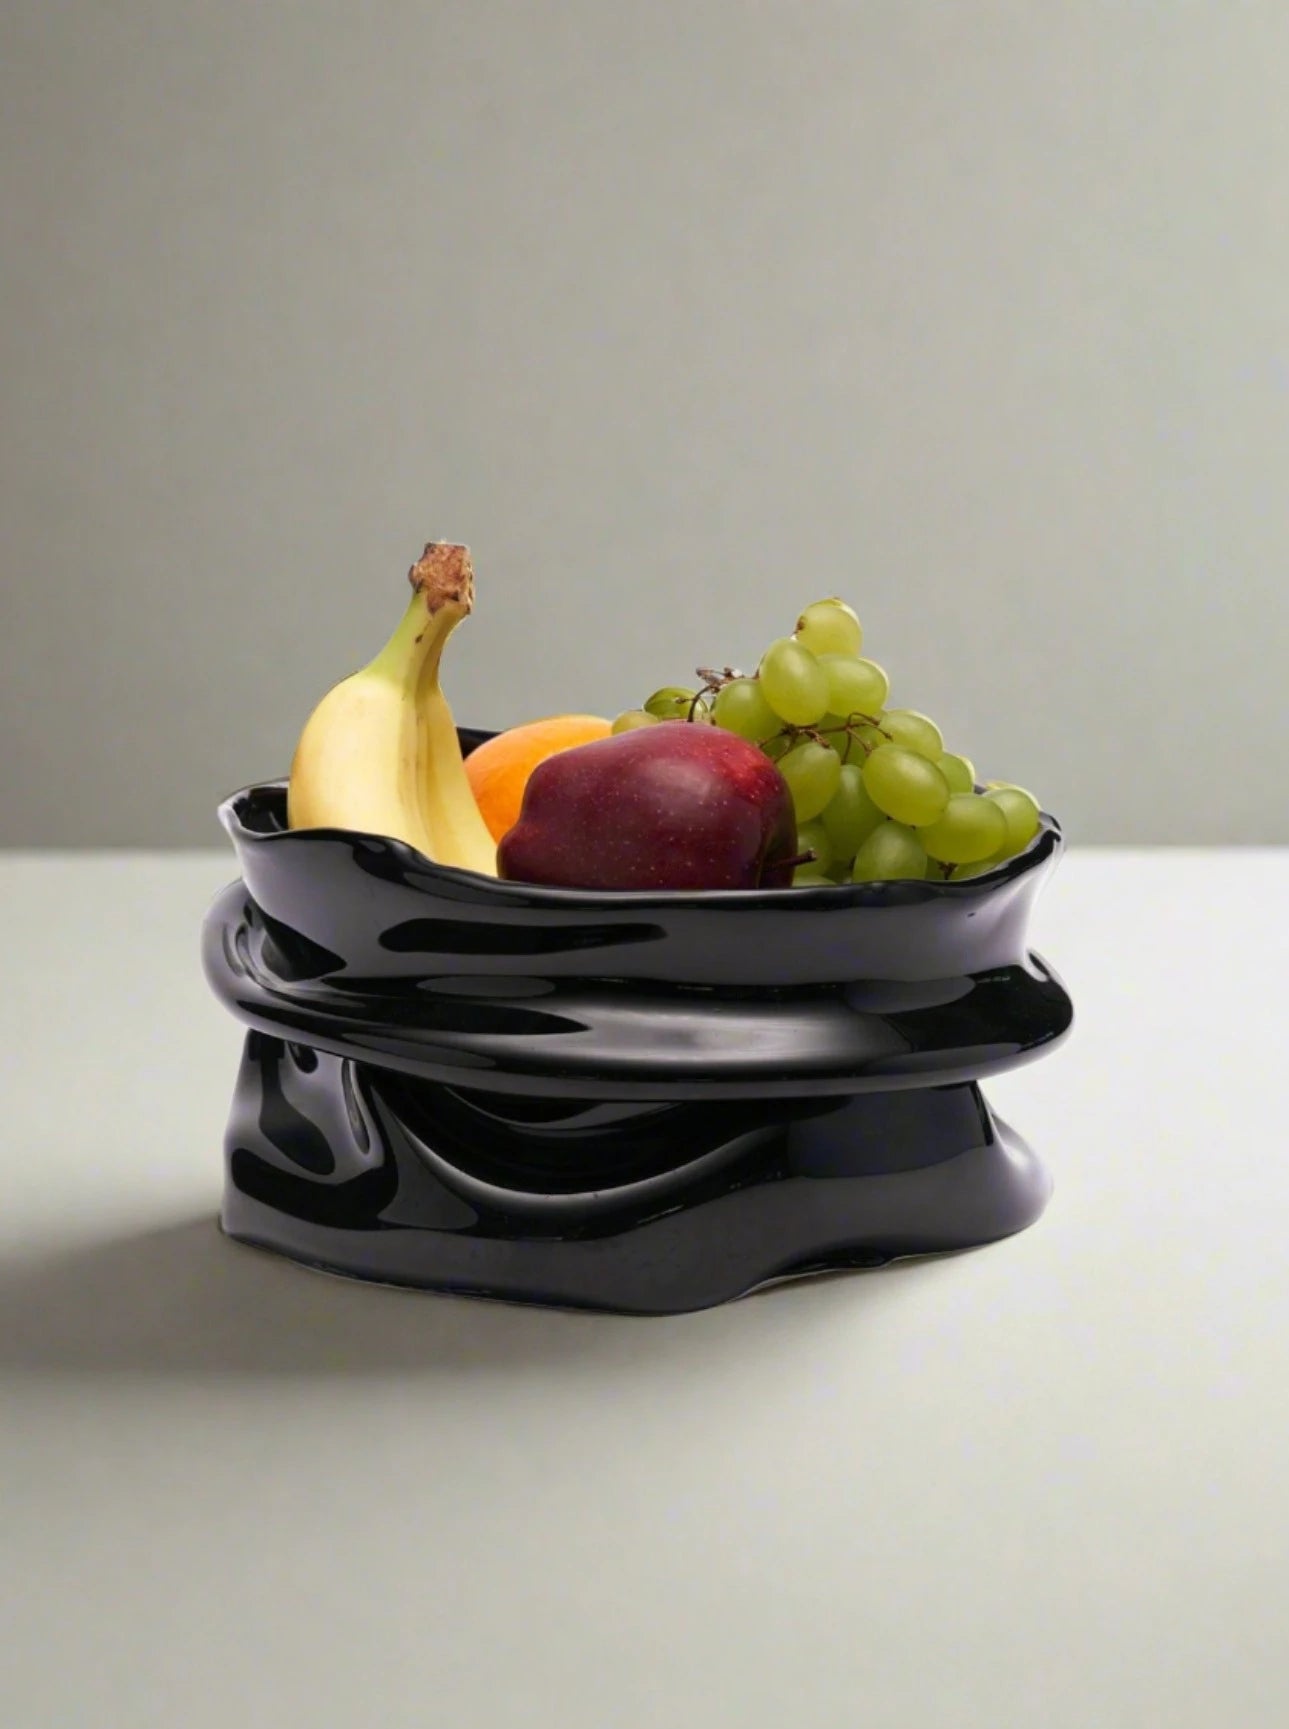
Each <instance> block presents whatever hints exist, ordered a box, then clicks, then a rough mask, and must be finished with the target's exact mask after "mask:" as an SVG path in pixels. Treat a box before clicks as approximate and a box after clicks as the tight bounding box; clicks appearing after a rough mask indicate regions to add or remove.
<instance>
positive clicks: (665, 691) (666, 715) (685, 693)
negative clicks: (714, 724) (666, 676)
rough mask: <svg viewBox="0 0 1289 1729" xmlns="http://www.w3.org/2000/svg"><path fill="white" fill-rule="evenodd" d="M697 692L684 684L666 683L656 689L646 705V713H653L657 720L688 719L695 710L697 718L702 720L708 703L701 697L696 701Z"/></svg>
mask: <svg viewBox="0 0 1289 1729" xmlns="http://www.w3.org/2000/svg"><path fill="white" fill-rule="evenodd" d="M695 695H696V693H695V692H694V691H692V690H686V689H685V688H684V686H683V685H679V684H665V685H663V687H662V689H661V690H656V691H654V693H653V695H652V696H651V697H650V698H649V699H648V701H647V702H646V703H645V705H644V709H645V713H646V714H651V715H653V717H654V718H655V720H688V719H689V718H690V711H691V710H692V711H693V718H694V719H695V720H702V719H705V718H706V715H707V704H706V703H705V702H703V701H702V700H701V699H700V700H699V701H698V702H695V701H694V697H695Z"/></svg>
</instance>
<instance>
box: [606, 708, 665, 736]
mask: <svg viewBox="0 0 1289 1729" xmlns="http://www.w3.org/2000/svg"><path fill="white" fill-rule="evenodd" d="M657 724H658V716H657V715H656V714H646V713H645V711H644V709H642V708H626V709H623V711H622V713H621V714H620V715H619V716H618V718H617V719H616V720H615V721H614V723H613V727H612V730H613V731H614V732H634V731H635V730H636V728H637V727H638V726H657Z"/></svg>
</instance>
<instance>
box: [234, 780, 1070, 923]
mask: <svg viewBox="0 0 1289 1729" xmlns="http://www.w3.org/2000/svg"><path fill="white" fill-rule="evenodd" d="M286 788H287V781H286V778H285V777H282V778H280V779H275V780H266V781H250V782H248V783H247V784H246V785H245V786H242V787H238V788H237V790H236V791H235V792H231V793H229V794H228V795H227V797H226V798H223V799H221V800H220V803H219V806H218V816H219V821H220V823H221V825H222V827H223V829H224V831H225V833H226V834H227V835H228V837H229V839H230V840H231V841H232V842H233V845H234V848H235V849H237V850H238V851H239V852H240V851H241V849H242V848H244V847H245V848H253V849H256V850H259V849H260V848H263V847H268V846H272V847H277V848H279V849H280V848H282V847H285V846H290V847H294V848H297V849H299V848H301V847H305V846H308V845H309V844H310V843H312V842H318V841H322V842H335V841H340V842H343V843H346V844H353V843H354V842H361V843H364V844H366V845H369V846H374V847H378V848H380V849H381V850H382V851H384V852H386V853H388V854H390V855H392V856H393V857H395V858H401V859H402V860H403V861H404V862H405V864H406V866H407V868H408V869H409V870H413V871H415V872H416V873H417V874H418V875H420V876H421V877H423V878H426V877H427V878H429V879H430V880H431V881H434V882H439V883H442V884H443V886H444V888H445V889H451V888H453V887H460V886H465V887H468V888H469V889H470V890H471V892H472V893H474V894H476V895H478V896H480V897H481V898H493V899H495V900H496V901H497V902H498V903H499V904H509V905H523V906H526V907H527V908H528V909H529V910H530V911H534V910H536V909H537V908H539V907H543V908H548V909H549V910H550V911H551V912H571V911H581V912H586V911H593V912H599V913H604V912H609V911H614V910H622V911H640V910H644V909H647V908H651V907H669V908H672V909H673V910H675V909H681V908H685V907H690V908H692V909H693V910H695V911H717V910H722V911H731V912H732V911H736V910H737V911H772V910H775V909H780V910H787V908H788V907H793V908H800V909H802V910H805V909H807V908H812V907H824V906H826V907H832V908H841V907H869V906H871V907H873V908H875V909H876V908H879V907H896V906H922V905H928V904H930V903H932V902H934V901H937V900H946V899H947V900H970V899H975V898H980V899H983V898H985V897H986V896H989V895H992V894H994V893H996V892H997V891H998V890H1000V889H1002V888H1003V887H1005V886H1007V885H1010V884H1012V883H1015V882H1018V881H1019V880H1020V879H1021V878H1022V877H1024V876H1027V875H1028V874H1029V873H1030V872H1031V871H1033V870H1037V869H1038V868H1039V867H1040V866H1042V865H1044V864H1046V863H1048V862H1049V861H1054V860H1055V859H1056V858H1057V856H1058V855H1059V853H1060V852H1061V850H1062V848H1063V847H1064V844H1065V837H1064V832H1063V830H1062V828H1061V825H1060V823H1059V822H1058V821H1057V819H1056V818H1055V817H1054V816H1052V815H1050V813H1049V812H1047V811H1041V812H1040V813H1039V814H1040V817H1041V823H1042V826H1041V827H1040V828H1039V831H1038V833H1037V834H1036V835H1035V837H1034V839H1033V840H1032V841H1031V842H1030V843H1029V845H1028V846H1027V847H1026V848H1025V850H1024V851H1023V852H1020V853H1017V854H1016V856H1015V858H1011V859H1008V860H1007V861H1006V862H1005V863H1004V864H1001V865H998V866H996V867H995V868H994V869H993V870H991V871H985V872H983V873H982V874H981V875H980V876H976V877H968V878H967V879H966V880H965V881H964V882H929V881H922V882H914V881H908V880H900V881H892V882H878V883H830V884H828V885H827V886H824V885H820V884H811V885H810V886H809V887H804V888H795V887H789V888H781V889H571V888H556V887H552V886H549V885H547V884H544V883H524V882H510V881H507V880H506V879H505V878H502V877H491V876H485V875H484V874H483V873H482V872H481V871H471V870H463V869H461V868H460V867H459V866H457V865H443V864H437V863H436V862H435V861H434V860H433V859H431V858H429V857H428V856H427V855H426V854H425V853H423V852H421V851H420V850H419V849H418V848H416V847H414V846H412V845H411V844H410V843H409V842H408V841H402V840H396V839H395V838H394V837H393V836H392V835H380V834H372V833H369V832H367V831H366V830H362V829H347V828H309V829H278V830H275V831H273V832H271V833H267V834H266V833H264V832H262V831H261V830H258V829H252V828H248V827H247V826H246V824H245V822H244V821H243V820H242V817H241V815H240V813H239V809H238V807H239V805H241V806H244V805H245V804H246V803H247V802H248V801H249V800H250V799H252V798H253V797H255V796H257V795H259V796H263V795H265V794H279V795H280V796H281V797H282V798H285V796H286Z"/></svg>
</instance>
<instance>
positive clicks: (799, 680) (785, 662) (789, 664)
mask: <svg viewBox="0 0 1289 1729" xmlns="http://www.w3.org/2000/svg"><path fill="white" fill-rule="evenodd" d="M760 679H761V695H762V696H763V697H764V698H765V700H766V701H767V702H768V703H769V705H770V707H771V708H772V709H773V710H774V712H775V714H777V715H778V717H779V719H780V720H786V721H787V722H788V724H789V725H790V726H813V725H814V724H815V722H816V721H817V720H820V719H822V717H823V715H824V714H825V713H826V712H827V708H828V680H827V679H826V678H825V676H824V669H823V668H822V667H821V666H820V664H819V662H818V661H817V660H816V659H815V657H814V655H813V654H811V652H810V650H809V649H808V648H803V647H802V646H801V644H800V643H799V642H794V641H793V639H792V638H791V637H790V636H781V637H780V638H779V640H778V642H772V643H771V644H770V646H769V648H767V649H766V651H765V653H764V654H763V655H762V656H761V672H760Z"/></svg>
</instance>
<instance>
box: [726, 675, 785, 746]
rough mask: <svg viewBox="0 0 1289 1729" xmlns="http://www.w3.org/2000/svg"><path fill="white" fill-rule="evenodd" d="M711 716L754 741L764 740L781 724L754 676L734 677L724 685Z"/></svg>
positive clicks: (728, 728)
mask: <svg viewBox="0 0 1289 1729" xmlns="http://www.w3.org/2000/svg"><path fill="white" fill-rule="evenodd" d="M712 719H713V720H714V721H715V722H716V724H717V726H723V727H724V728H725V730H726V732H735V733H737V734H738V736H739V737H740V738H746V739H750V740H751V742H752V743H753V744H761V743H763V742H764V740H765V739H767V738H769V736H770V734H771V733H773V732H778V730H779V727H780V725H781V724H782V723H781V722H780V720H779V717H778V715H777V714H775V712H774V710H773V709H772V708H771V707H770V705H769V703H768V702H767V701H766V700H765V698H764V697H763V696H762V694H761V686H760V684H759V682H758V681H757V680H756V679H754V678H734V679H731V680H730V682H729V683H728V684H724V685H722V686H721V688H720V689H719V690H718V691H717V693H716V697H715V699H714V701H713V703H712Z"/></svg>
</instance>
